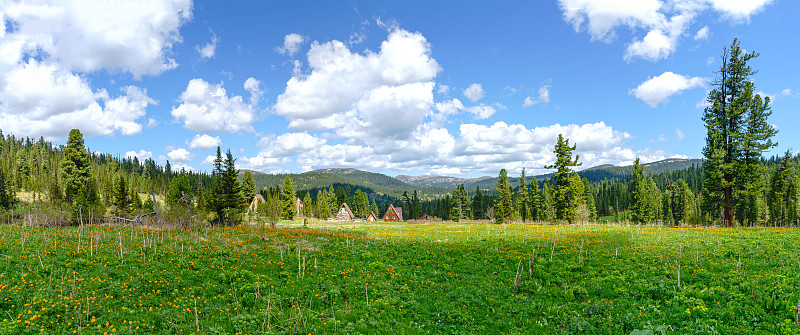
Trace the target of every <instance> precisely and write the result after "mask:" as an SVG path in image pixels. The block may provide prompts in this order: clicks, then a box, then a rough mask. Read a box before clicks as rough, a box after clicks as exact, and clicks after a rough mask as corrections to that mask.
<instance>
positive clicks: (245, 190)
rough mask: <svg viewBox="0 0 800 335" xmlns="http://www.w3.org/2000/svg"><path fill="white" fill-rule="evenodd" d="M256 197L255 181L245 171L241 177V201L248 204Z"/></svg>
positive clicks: (250, 174)
mask: <svg viewBox="0 0 800 335" xmlns="http://www.w3.org/2000/svg"><path fill="white" fill-rule="evenodd" d="M255 196H256V181H255V180H254V179H253V174H252V173H250V171H245V172H244V175H243V176H242V199H243V201H244V202H245V203H248V204H249V203H250V202H251V201H253V198H254V197H255Z"/></svg>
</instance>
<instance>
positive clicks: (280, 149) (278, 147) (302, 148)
mask: <svg viewBox="0 0 800 335" xmlns="http://www.w3.org/2000/svg"><path fill="white" fill-rule="evenodd" d="M325 142H326V140H324V139H321V138H316V137H314V136H312V135H309V134H308V133H285V134H281V135H279V136H277V137H276V136H275V135H272V136H268V137H264V138H262V139H261V140H260V141H259V142H258V145H259V146H261V147H264V148H265V149H264V150H262V151H261V153H260V154H259V156H263V157H289V156H295V155H298V154H301V153H303V152H306V151H309V150H311V149H313V148H316V147H319V146H321V145H324V144H325Z"/></svg>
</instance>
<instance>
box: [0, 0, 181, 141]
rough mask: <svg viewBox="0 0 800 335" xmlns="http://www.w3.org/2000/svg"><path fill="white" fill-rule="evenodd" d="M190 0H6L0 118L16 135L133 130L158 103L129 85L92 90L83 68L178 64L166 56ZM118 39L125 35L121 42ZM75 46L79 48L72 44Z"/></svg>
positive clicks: (147, 68) (154, 68) (139, 69)
mask: <svg viewBox="0 0 800 335" xmlns="http://www.w3.org/2000/svg"><path fill="white" fill-rule="evenodd" d="M190 18H191V2H190V1H184V0H181V1H162V2H158V3H154V4H151V5H149V6H141V5H140V4H137V3H133V2H122V3H110V2H100V3H87V2H84V1H38V2H11V3H8V4H6V5H4V8H3V13H2V15H0V21H2V23H3V26H4V27H11V29H6V28H4V29H3V33H2V40H0V50H1V51H0V119H2V120H3V128H4V130H7V131H11V132H14V133H15V134H17V135H20V136H30V137H38V136H44V137H46V138H47V139H61V138H64V137H66V134H67V133H68V131H69V129H71V128H80V129H81V130H82V131H83V133H84V135H86V136H87V137H89V136H96V135H113V134H116V133H119V134H122V135H136V134H139V133H141V131H142V125H141V124H139V123H138V122H137V120H138V119H139V118H141V117H143V116H144V115H145V112H146V108H147V106H148V105H150V104H155V103H156V102H155V101H154V100H152V99H151V98H149V97H148V96H147V94H146V91H145V90H143V89H140V88H138V87H135V86H129V87H124V88H123V92H124V93H123V94H122V95H113V94H109V93H108V92H107V91H106V90H105V89H93V88H92V87H91V86H90V84H89V82H88V80H87V79H86V78H85V77H84V76H83V75H82V73H89V72H97V71H103V70H105V71H109V72H124V73H129V74H131V75H132V76H133V77H135V78H139V77H141V76H143V75H155V74H159V73H161V72H163V71H166V70H169V69H171V68H174V67H175V66H177V63H176V62H175V61H174V59H172V58H170V56H169V55H170V54H171V48H172V46H173V44H175V43H177V42H179V41H180V39H181V38H180V35H179V34H178V32H179V31H178V29H179V27H180V26H181V25H182V24H183V23H185V22H186V21H188V20H189V19H190ZM120 41H124V43H121V42H120ZM76 45H80V46H81V47H75V46H76Z"/></svg>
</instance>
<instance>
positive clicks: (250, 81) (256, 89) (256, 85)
mask: <svg viewBox="0 0 800 335" xmlns="http://www.w3.org/2000/svg"><path fill="white" fill-rule="evenodd" d="M260 86H261V81H259V80H258V79H256V78H253V77H250V78H247V80H246V81H245V82H244V89H245V90H246V91H247V92H249V93H250V105H252V106H255V105H256V104H258V102H259V100H261V96H262V95H264V91H262V90H261V87H260Z"/></svg>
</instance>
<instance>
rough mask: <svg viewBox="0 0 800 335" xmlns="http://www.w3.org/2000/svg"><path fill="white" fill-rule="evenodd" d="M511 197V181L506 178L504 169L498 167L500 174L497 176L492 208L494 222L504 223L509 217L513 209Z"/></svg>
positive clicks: (506, 174) (506, 173)
mask: <svg viewBox="0 0 800 335" xmlns="http://www.w3.org/2000/svg"><path fill="white" fill-rule="evenodd" d="M511 198H512V195H511V181H510V180H509V179H508V172H507V171H506V169H500V176H499V177H498V178H497V203H496V204H495V208H494V210H495V213H494V222H495V223H497V224H505V223H508V222H509V220H510V219H511V215H512V213H511V211H513V210H514V208H513V203H512V199H511Z"/></svg>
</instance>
